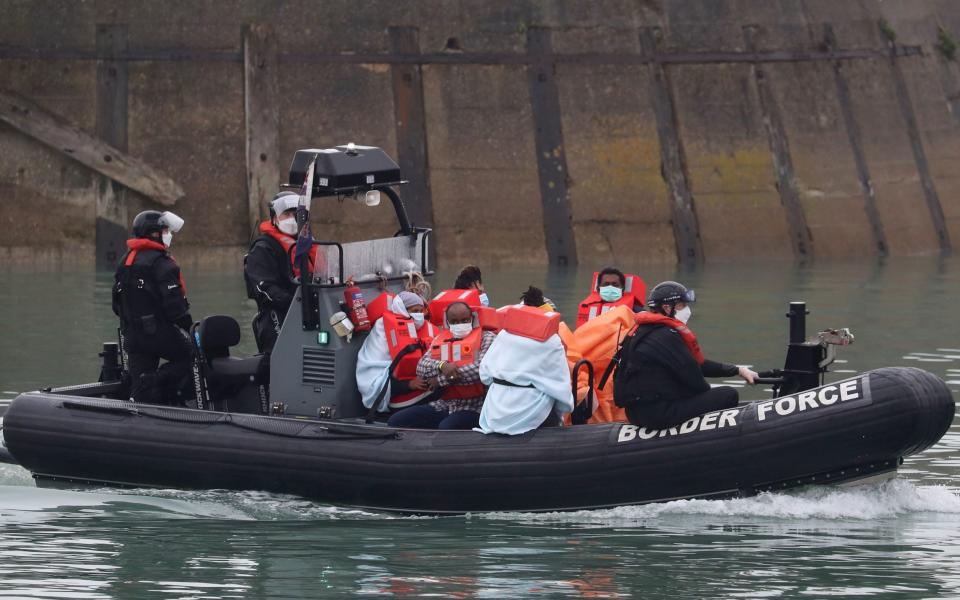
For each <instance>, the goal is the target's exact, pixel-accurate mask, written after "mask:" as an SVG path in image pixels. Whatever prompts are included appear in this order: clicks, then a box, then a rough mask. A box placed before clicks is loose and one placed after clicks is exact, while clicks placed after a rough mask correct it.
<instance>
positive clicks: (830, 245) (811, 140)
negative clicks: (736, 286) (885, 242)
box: [767, 63, 876, 257]
mask: <svg viewBox="0 0 960 600" xmlns="http://www.w3.org/2000/svg"><path fill="white" fill-rule="evenodd" d="M767 73H768V76H769V77H770V78H771V80H773V81H774V84H775V85H774V90H775V94H776V100H777V102H778V103H779V105H780V108H781V115H782V118H783V122H784V126H785V128H786V133H787V136H788V137H789V139H790V150H791V156H792V159H793V167H794V171H795V173H796V179H797V184H798V189H799V192H800V200H801V204H802V206H803V211H804V213H805V214H806V218H807V224H808V226H809V228H810V230H811V231H812V232H814V239H813V245H814V247H815V248H816V251H817V255H818V256H828V257H863V256H871V255H872V254H875V253H876V252H875V248H874V245H873V236H872V234H871V230H870V223H869V221H868V219H867V213H866V211H865V210H864V198H863V193H862V190H861V187H860V183H859V181H858V179H857V171H856V165H855V164H854V157H853V153H852V151H851V148H850V142H849V140H848V137H847V133H846V130H845V126H844V122H843V117H842V114H841V112H840V104H839V100H838V98H837V94H836V86H835V82H834V73H833V67H832V65H830V64H829V63H788V64H782V65H771V66H770V67H768V69H767Z"/></svg>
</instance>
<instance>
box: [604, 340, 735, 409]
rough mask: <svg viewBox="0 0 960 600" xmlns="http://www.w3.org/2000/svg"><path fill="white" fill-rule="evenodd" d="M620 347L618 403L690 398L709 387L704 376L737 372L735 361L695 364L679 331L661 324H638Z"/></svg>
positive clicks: (633, 403)
mask: <svg viewBox="0 0 960 600" xmlns="http://www.w3.org/2000/svg"><path fill="white" fill-rule="evenodd" d="M628 339H629V338H628ZM631 342H632V343H631ZM623 351H624V356H623V357H622V360H621V363H620V367H618V369H617V372H616V374H615V378H614V394H615V400H616V403H617V405H618V406H621V407H623V406H632V405H635V404H647V403H654V402H661V401H665V400H666V401H672V400H682V399H685V398H690V397H692V396H695V395H697V394H701V393H703V392H706V391H708V390H709V389H710V384H709V383H707V381H706V379H704V377H729V376H732V375H736V374H737V373H738V372H739V369H738V367H737V366H736V365H730V364H726V363H721V362H716V361H712V360H709V359H707V360H705V361H704V362H703V364H702V365H698V364H697V361H696V359H694V358H693V355H692V354H691V353H690V350H689V349H688V348H687V346H686V344H685V343H684V342H683V338H681V337H680V334H679V333H677V331H676V330H675V329H672V328H670V327H667V326H664V325H645V326H643V327H640V328H638V329H637V332H636V334H635V337H634V338H632V340H630V341H628V342H626V343H625V344H624V349H623Z"/></svg>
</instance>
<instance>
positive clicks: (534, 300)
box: [520, 285, 560, 312]
mask: <svg viewBox="0 0 960 600" xmlns="http://www.w3.org/2000/svg"><path fill="white" fill-rule="evenodd" d="M520 303H521V304H523V305H524V306H532V307H534V308H539V309H540V310H542V311H544V312H560V311H558V310H557V305H556V304H554V303H553V300H551V299H550V298H547V297H546V296H544V295H543V290H541V289H540V288H538V287H533V286H532V285H531V286H530V287H528V288H527V291H525V292H524V293H523V294H521V295H520Z"/></svg>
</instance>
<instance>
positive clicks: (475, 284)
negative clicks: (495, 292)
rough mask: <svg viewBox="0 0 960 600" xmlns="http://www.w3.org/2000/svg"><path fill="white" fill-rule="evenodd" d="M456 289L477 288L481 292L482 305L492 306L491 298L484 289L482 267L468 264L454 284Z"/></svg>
mask: <svg viewBox="0 0 960 600" xmlns="http://www.w3.org/2000/svg"><path fill="white" fill-rule="evenodd" d="M453 289H455V290H477V292H479V293H480V305H481V306H490V298H488V297H487V293H486V292H485V291H484V287H483V279H482V277H481V274H480V268H479V267H477V266H476V265H467V266H465V267H464V268H463V270H462V271H460V274H459V275H457V280H456V281H455V282H454V284H453Z"/></svg>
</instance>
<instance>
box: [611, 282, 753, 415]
mask: <svg viewBox="0 0 960 600" xmlns="http://www.w3.org/2000/svg"><path fill="white" fill-rule="evenodd" d="M695 299H696V297H695V295H694V292H693V290H688V289H687V288H685V287H684V286H682V285H680V284H679V283H677V282H675V281H664V282H663V283H660V284H657V286H656V287H655V288H653V290H652V291H651V292H650V297H649V299H648V300H647V307H648V308H649V309H650V310H651V311H652V312H643V313H639V314H637V315H636V316H635V319H636V322H637V325H638V327H637V330H636V332H635V333H634V334H633V335H631V336H630V337H628V338H627V339H626V340H625V341H624V343H623V347H622V349H621V355H620V364H619V365H618V366H617V370H616V372H615V374H614V380H613V383H614V399H615V400H616V403H617V406H621V407H624V408H626V409H627V417H628V418H629V419H630V422H631V423H633V424H634V425H640V426H643V427H647V428H650V429H664V428H667V427H675V426H677V425H679V424H681V423H683V422H684V421H686V420H688V419H691V418H693V417H696V416H698V415H702V414H704V413H708V412H711V411H715V410H720V409H723V408H732V407H734V406H736V405H737V402H738V401H739V395H738V394H737V390H736V389H735V388H732V387H729V386H722V387H716V388H712V389H711V387H710V384H708V383H707V381H706V380H705V379H704V377H730V376H732V375H739V376H740V377H742V378H743V379H744V380H745V381H746V382H747V383H750V384H752V383H753V380H754V379H755V378H756V377H757V374H756V373H755V372H753V371H751V370H750V369H748V368H746V367H737V366H736V365H729V364H725V363H720V362H715V361H712V360H708V359H706V358H704V357H703V352H702V351H701V350H700V345H699V344H698V343H697V337H696V336H695V335H694V334H693V332H692V331H690V329H689V328H687V321H688V320H689V319H690V314H691V310H690V306H689V305H690V304H692V303H693V301H694V300H695Z"/></svg>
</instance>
